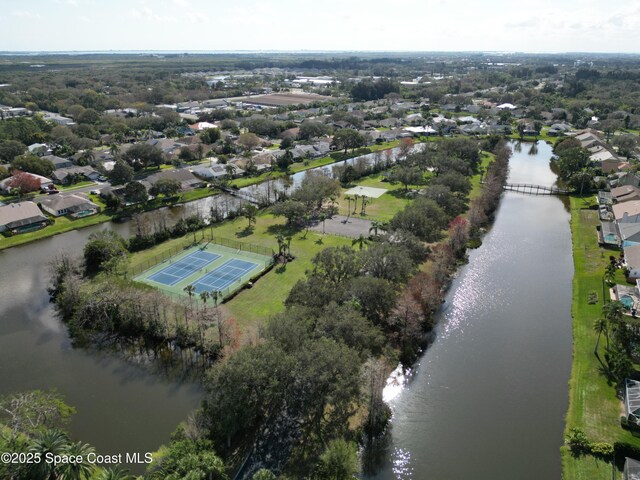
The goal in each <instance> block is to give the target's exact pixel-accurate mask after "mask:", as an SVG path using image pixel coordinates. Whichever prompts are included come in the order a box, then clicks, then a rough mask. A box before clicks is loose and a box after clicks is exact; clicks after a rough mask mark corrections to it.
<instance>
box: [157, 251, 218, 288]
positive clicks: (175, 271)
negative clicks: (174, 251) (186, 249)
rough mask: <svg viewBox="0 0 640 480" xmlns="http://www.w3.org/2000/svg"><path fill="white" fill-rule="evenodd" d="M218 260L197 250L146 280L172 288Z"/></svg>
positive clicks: (210, 254)
mask: <svg viewBox="0 0 640 480" xmlns="http://www.w3.org/2000/svg"><path fill="white" fill-rule="evenodd" d="M218 258H220V255H217V254H215V253H211V252H204V251H201V250H198V251H195V252H193V253H190V254H189V255H187V256H186V257H182V258H181V259H179V260H178V261H176V262H174V263H172V264H170V265H168V266H166V267H164V268H163V269H162V270H160V271H159V272H156V273H154V274H153V275H150V276H149V277H148V279H149V280H153V281H154V282H158V283H161V284H163V285H168V286H173V285H175V284H176V283H178V282H180V281H182V280H184V279H185V278H187V277H188V276H189V275H191V274H192V273H194V272H196V271H197V270H200V269H201V268H204V267H206V266H207V265H209V264H211V263H212V262H215V261H216V260H217V259H218ZM214 271H215V270H214Z"/></svg>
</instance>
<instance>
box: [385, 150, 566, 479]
mask: <svg viewBox="0 0 640 480" xmlns="http://www.w3.org/2000/svg"><path fill="white" fill-rule="evenodd" d="M514 150H515V149H514ZM521 150H524V149H521ZM550 157H551V148H550V146H548V145H546V144H544V143H542V142H538V145H537V151H535V149H534V151H533V152H531V153H529V152H526V151H525V152H522V151H520V152H518V151H517V150H516V151H514V155H513V156H512V158H511V162H510V167H511V172H510V176H509V181H510V182H521V181H526V182H529V183H539V184H543V185H545V184H546V185H549V186H550V185H553V183H554V182H555V175H554V174H553V172H551V170H550V168H549V159H550ZM570 249H571V239H570V232H569V214H568V212H567V211H566V210H565V208H564V207H563V204H562V201H561V200H559V199H558V198H555V197H549V196H548V197H532V196H524V195H521V194H517V193H506V194H505V195H504V198H503V200H502V203H501V206H500V208H499V210H498V212H497V214H496V218H495V222H494V225H493V227H492V228H491V230H490V231H489V232H488V233H487V235H486V236H485V238H484V240H483V245H482V246H481V247H480V248H479V249H477V250H474V251H472V252H471V253H470V255H469V263H468V264H467V265H466V266H464V267H463V268H462V269H461V270H460V272H459V275H458V277H457V278H456V279H455V280H454V281H453V283H452V286H451V289H450V290H449V292H448V294H447V297H446V303H445V306H444V308H443V309H442V311H441V312H440V313H439V315H438V317H439V318H438V320H439V322H438V325H437V327H436V329H435V331H434V336H435V339H434V341H433V343H432V344H431V345H430V346H429V348H428V349H427V350H426V352H425V353H424V355H423V356H422V358H421V359H420V361H419V363H418V364H417V365H416V367H415V369H414V372H415V373H414V374H413V376H412V377H411V378H410V380H409V381H408V383H407V385H406V386H405V387H404V388H399V389H396V390H397V391H398V394H397V396H396V397H395V398H394V399H393V400H391V401H390V404H391V407H392V410H393V420H392V427H391V440H390V442H391V443H390V448H389V454H388V455H387V458H386V461H385V462H384V465H383V466H382V468H381V470H380V472H379V473H378V474H377V475H376V476H374V477H373V478H377V479H388V478H398V479H422V478H438V479H458V478H467V477H468V478H477V479H495V478H505V477H509V476H514V477H517V478H523V479H531V480H534V479H536V480H537V479H540V478H559V477H560V455H559V447H560V446H561V445H562V441H563V439H562V431H563V415H564V412H565V410H566V401H567V379H568V377H569V365H570V355H571V321H570V318H571V317H570V304H571V276H572V271H573V269H572V263H571V256H570V251H571V250H570ZM524 439H526V441H524Z"/></svg>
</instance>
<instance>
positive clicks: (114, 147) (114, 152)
mask: <svg viewBox="0 0 640 480" xmlns="http://www.w3.org/2000/svg"><path fill="white" fill-rule="evenodd" d="M109 152H111V155H113V156H114V157H115V156H116V155H118V153H119V152H120V147H119V146H118V144H117V143H112V144H111V145H109Z"/></svg>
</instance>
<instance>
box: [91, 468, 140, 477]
mask: <svg viewBox="0 0 640 480" xmlns="http://www.w3.org/2000/svg"><path fill="white" fill-rule="evenodd" d="M132 479H133V477H132V476H131V475H129V471H128V470H123V469H122V468H120V467H114V468H108V469H106V470H102V471H101V472H100V473H99V474H98V475H97V476H96V480H132Z"/></svg>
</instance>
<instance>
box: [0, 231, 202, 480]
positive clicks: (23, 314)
mask: <svg viewBox="0 0 640 480" xmlns="http://www.w3.org/2000/svg"><path fill="white" fill-rule="evenodd" d="M110 227H114V225H110ZM115 227H116V228H117V229H119V230H120V231H121V233H125V234H126V233H128V229H129V225H115ZM101 228H107V225H106V224H105V225H100V226H96V227H90V228H88V229H84V230H80V231H75V232H69V233H66V234H63V235H59V236H56V237H52V238H49V239H45V240H42V241H38V242H35V243H31V244H28V245H25V246H22V247H16V248H11V249H8V250H3V251H1V252H0V272H2V275H0V292H1V293H0V396H2V395H7V394H11V393H15V392H22V391H26V390H32V389H42V390H44V389H49V388H55V389H57V391H58V392H59V393H61V394H63V395H64V397H65V400H66V402H67V403H68V404H70V405H72V406H74V407H75V408H76V409H77V414H76V415H75V416H74V417H73V419H72V422H71V425H70V430H71V433H72V436H73V438H74V439H76V440H82V441H83V442H88V443H90V444H92V445H94V446H95V447H96V449H97V451H98V452H99V453H102V454H107V453H109V454H116V453H122V454H123V457H124V454H125V453H127V452H148V451H153V450H155V449H157V448H158V447H159V446H160V444H162V443H166V442H168V441H169V435H170V434H171V432H172V431H173V430H174V429H175V428H176V426H177V425H178V423H179V422H181V421H183V420H185V419H186V418H187V416H188V414H189V412H190V411H192V410H193V409H194V408H196V407H197V406H198V405H199V402H200V400H201V398H202V392H201V391H200V389H199V387H197V386H196V385H194V384H192V383H179V382H171V381H168V380H163V379H162V378H161V376H159V375H155V374H153V373H151V372H150V371H149V370H148V369H146V368H142V367H138V366H135V365H132V364H131V363H128V362H125V361H123V360H119V359H118V358H116V357H114V356H113V355H110V354H107V353H104V354H102V353H96V352H93V353H89V352H87V351H85V350H82V349H77V348H73V346H72V345H71V342H70V339H69V337H68V335H67V332H66V328H65V326H64V325H63V324H62V323H61V322H60V320H59V319H58V318H57V316H56V315H55V312H54V310H53V308H52V305H51V304H50V303H49V296H48V294H47V290H46V289H47V287H48V284H49V270H48V262H49V260H50V259H51V258H52V257H53V256H55V254H56V253H57V252H60V251H63V250H66V251H69V252H82V248H83V246H84V244H85V242H86V239H87V236H88V235H89V234H90V233H91V232H92V231H96V230H98V229H101ZM132 470H134V469H132ZM135 471H136V472H138V473H141V471H142V469H141V467H138V468H135Z"/></svg>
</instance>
